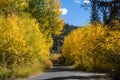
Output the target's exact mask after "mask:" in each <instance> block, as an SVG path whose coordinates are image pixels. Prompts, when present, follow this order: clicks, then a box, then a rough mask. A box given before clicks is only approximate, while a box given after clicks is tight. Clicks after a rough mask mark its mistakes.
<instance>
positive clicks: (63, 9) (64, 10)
mask: <svg viewBox="0 0 120 80" xmlns="http://www.w3.org/2000/svg"><path fill="white" fill-rule="evenodd" d="M60 10H61V11H62V15H66V14H67V13H68V10H67V9H66V8H61V9H60Z"/></svg>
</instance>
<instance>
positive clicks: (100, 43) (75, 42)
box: [62, 24, 120, 72]
mask: <svg viewBox="0 0 120 80" xmlns="http://www.w3.org/2000/svg"><path fill="white" fill-rule="evenodd" d="M119 35H120V31H119V30H114V31H112V30H109V29H107V28H106V27H105V26H104V25H102V24H97V25H94V26H93V25H88V26H86V27H83V28H79V29H77V30H74V31H73V32H72V33H71V34H70V35H68V36H67V37H66V38H65V42H64V45H63V52H62V54H63V55H64V57H65V58H66V63H67V64H73V65H74V67H75V68H77V69H80V70H81V69H83V70H87V71H99V72H101V71H102V72H105V71H108V72H113V71H117V72H118V71H119V70H118V68H119V67H120V36H119ZM116 64H117V65H116Z"/></svg>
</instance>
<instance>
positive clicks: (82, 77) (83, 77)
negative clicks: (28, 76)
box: [44, 76, 103, 80]
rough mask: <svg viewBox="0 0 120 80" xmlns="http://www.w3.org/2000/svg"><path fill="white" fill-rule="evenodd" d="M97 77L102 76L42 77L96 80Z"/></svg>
mask: <svg viewBox="0 0 120 80" xmlns="http://www.w3.org/2000/svg"><path fill="white" fill-rule="evenodd" d="M99 78H103V77H101V76H65V77H55V78H50V79H44V80H65V79H78V80H81V79H87V80H91V79H92V80H93V79H95V80H98V79H99Z"/></svg>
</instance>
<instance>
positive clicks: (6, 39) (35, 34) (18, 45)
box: [0, 15, 52, 77]
mask: <svg viewBox="0 0 120 80" xmlns="http://www.w3.org/2000/svg"><path fill="white" fill-rule="evenodd" d="M50 47H51V45H50V44H48V43H47V40H46V38H45V37H44V35H43V34H42V33H41V32H40V30H39V25H38V23H36V21H35V20H34V19H32V18H30V17H29V16H28V15H23V16H21V17H18V16H16V15H12V16H9V17H7V18H4V17H2V16H1V17H0V67H6V68H7V69H11V70H14V69H16V68H17V67H18V66H19V67H20V66H21V67H22V66H23V67H24V66H25V67H27V66H31V65H36V62H37V64H38V65H41V64H42V65H43V64H44V65H45V66H46V67H51V64H52V63H51V61H49V60H50V58H49V54H50V52H49V49H50ZM36 66H37V65H36ZM11 70H10V71H11ZM25 70H26V69H25ZM25 72H26V71H25ZM0 73H1V72H0ZM0 77H1V74H0Z"/></svg>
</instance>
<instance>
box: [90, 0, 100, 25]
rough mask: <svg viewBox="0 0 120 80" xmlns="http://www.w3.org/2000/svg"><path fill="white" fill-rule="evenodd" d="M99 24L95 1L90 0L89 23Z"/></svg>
mask: <svg viewBox="0 0 120 80" xmlns="http://www.w3.org/2000/svg"><path fill="white" fill-rule="evenodd" d="M94 22H100V18H99V14H98V7H97V0H91V23H94Z"/></svg>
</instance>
